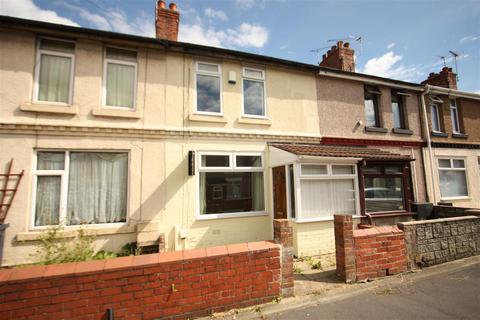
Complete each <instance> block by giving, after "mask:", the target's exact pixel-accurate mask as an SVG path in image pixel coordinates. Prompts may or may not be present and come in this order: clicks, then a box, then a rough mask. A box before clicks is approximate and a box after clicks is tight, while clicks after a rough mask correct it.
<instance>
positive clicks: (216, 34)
mask: <svg viewBox="0 0 480 320" xmlns="http://www.w3.org/2000/svg"><path fill="white" fill-rule="evenodd" d="M166 2H167V5H168V3H169V1H168V0H167V1H166ZM175 2H176V4H177V6H178V9H179V12H180V34H179V41H184V42H192V43H197V44H203V45H210V46H217V47H223V48H228V49H235V50H239V51H246V52H252V53H256V54H262V55H267V56H273V57H277V58H283V59H288V60H294V61H299V62H305V63H311V64H316V63H318V62H319V58H321V55H322V54H323V53H325V52H326V51H327V50H328V48H329V47H330V46H332V45H334V44H335V39H344V41H350V42H351V45H352V47H353V48H354V49H355V56H356V69H357V72H361V73H368V74H372V75H377V76H381V77H388V78H393V79H398V80H404V81H410V82H421V81H423V80H425V79H426V78H427V77H428V74H429V73H430V72H439V71H440V70H441V68H442V67H443V65H444V61H443V59H442V58H441V57H442V56H443V57H445V63H446V65H447V66H448V67H453V68H454V70H455V63H454V61H453V58H452V54H451V53H450V52H449V51H453V52H455V53H457V54H459V57H458V62H457V64H458V76H459V82H458V87H459V89H460V90H463V91H469V92H476V93H480V0H473V1H455V0H450V1H435V0H415V1H409V0H403V1H398V0H397V1H388V0H383V1H377V0H370V1H362V0H358V1H354V0H350V1H343V0H337V1H323V0H176V1H175ZM155 3H156V0H0V14H2V15H9V16H16V17H22V18H27V19H34V20H42V21H48V22H53V23H61V24H68V25H75V26H82V27H87V28H94V29H102V30H109V31H115V32H120V33H129V34H137V35H142V36H148V37H154V36H155V29H154V13H155V10H154V8H155ZM359 37H361V41H359V40H358V38H359ZM332 40H333V41H332ZM317 49H319V50H317ZM312 50H314V51H312ZM315 50H317V51H315Z"/></svg>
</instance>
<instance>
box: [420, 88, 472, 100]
mask: <svg viewBox="0 0 480 320" xmlns="http://www.w3.org/2000/svg"><path fill="white" fill-rule="evenodd" d="M425 87H428V88H429V89H430V92H431V93H436V94H444V95H448V96H450V97H454V98H466V99H471V100H477V101H480V94H476V93H471V92H464V91H459V90H455V89H449V88H443V87H437V86H431V85H428V84H427V85H425Z"/></svg>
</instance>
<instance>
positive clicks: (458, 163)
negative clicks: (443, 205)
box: [438, 158, 468, 200]
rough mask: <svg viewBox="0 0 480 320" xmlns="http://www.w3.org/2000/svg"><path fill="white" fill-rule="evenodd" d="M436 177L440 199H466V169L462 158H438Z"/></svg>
mask: <svg viewBox="0 0 480 320" xmlns="http://www.w3.org/2000/svg"><path fill="white" fill-rule="evenodd" d="M438 175H439V179H440V194H441V198H442V199H447V200H448V199H455V198H465V197H468V186H467V169H466V166H465V159H464V158H439V159H438Z"/></svg>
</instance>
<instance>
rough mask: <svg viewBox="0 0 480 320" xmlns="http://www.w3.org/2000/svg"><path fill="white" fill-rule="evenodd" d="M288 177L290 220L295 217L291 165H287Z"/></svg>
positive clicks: (293, 183)
mask: <svg viewBox="0 0 480 320" xmlns="http://www.w3.org/2000/svg"><path fill="white" fill-rule="evenodd" d="M288 175H289V178H290V186H289V187H290V215H291V217H292V218H295V217H296V210H295V178H294V175H293V164H290V165H288Z"/></svg>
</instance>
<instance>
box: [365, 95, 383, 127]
mask: <svg viewBox="0 0 480 320" xmlns="http://www.w3.org/2000/svg"><path fill="white" fill-rule="evenodd" d="M379 96H380V91H379V90H378V89H377V88H375V87H370V86H365V120H366V121H365V126H367V127H377V128H380V115H379V108H378V100H379V99H378V98H379Z"/></svg>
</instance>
